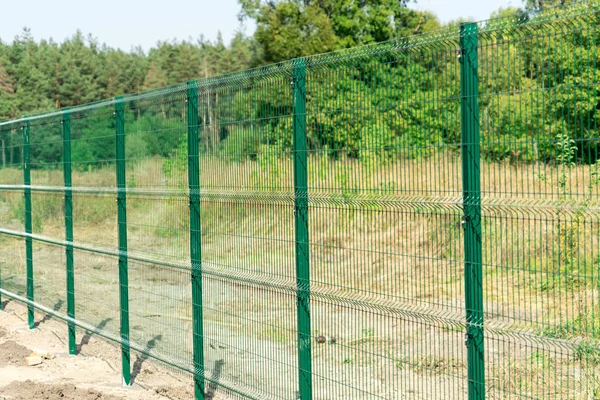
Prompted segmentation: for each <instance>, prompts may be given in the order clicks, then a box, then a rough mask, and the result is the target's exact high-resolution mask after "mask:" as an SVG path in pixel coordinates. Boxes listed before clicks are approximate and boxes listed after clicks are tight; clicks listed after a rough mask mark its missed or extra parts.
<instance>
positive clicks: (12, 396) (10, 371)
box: [0, 302, 225, 400]
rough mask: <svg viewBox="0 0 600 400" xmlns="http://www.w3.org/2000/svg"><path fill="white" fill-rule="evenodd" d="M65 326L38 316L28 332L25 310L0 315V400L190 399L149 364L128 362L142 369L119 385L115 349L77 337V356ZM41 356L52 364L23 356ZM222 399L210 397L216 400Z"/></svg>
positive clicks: (180, 380)
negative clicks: (39, 353) (28, 362)
mask: <svg viewBox="0 0 600 400" xmlns="http://www.w3.org/2000/svg"><path fill="white" fill-rule="evenodd" d="M64 337H66V326H65V324H63V323H62V322H60V321H56V320H52V319H48V318H47V317H46V318H43V316H39V317H37V327H36V329H34V330H29V329H28V327H27V321H26V310H25V307H23V306H22V305H20V304H17V303H15V302H8V303H6V307H5V308H4V310H3V311H0V400H25V399H27V400H31V399H44V400H55V399H56V400H58V399H60V400H117V399H127V400H142V399H143V400H159V399H161V400H162V399H170V400H183V399H190V398H193V395H192V385H191V380H190V379H189V377H187V376H183V375H179V374H177V373H175V372H172V371H170V370H167V369H166V368H163V367H162V366H159V365H154V364H153V363H152V362H150V361H149V360H139V359H136V356H132V357H133V360H132V361H133V362H134V363H135V362H136V361H137V364H134V365H139V364H140V361H142V363H143V368H138V371H136V370H135V369H134V375H133V377H134V383H133V385H132V386H131V387H124V386H123V385H122V383H121V375H120V360H119V359H118V354H119V352H118V350H117V349H116V348H115V346H113V345H112V344H110V343H107V342H105V341H103V340H100V339H96V338H94V337H90V336H88V335H85V334H79V335H78V343H79V344H80V349H81V350H80V353H79V354H78V355H77V356H70V355H69V354H68V351H67V344H66V343H65V341H64V339H63V338H64ZM32 351H44V352H48V353H50V355H51V359H48V360H44V361H43V363H42V364H40V365H36V366H27V365H26V364H25V362H24V357H26V356H29V355H30V354H31V353H32ZM224 398H225V397H222V396H221V397H219V395H218V394H217V396H215V399H224Z"/></svg>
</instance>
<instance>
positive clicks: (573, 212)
mask: <svg viewBox="0 0 600 400" xmlns="http://www.w3.org/2000/svg"><path fill="white" fill-rule="evenodd" d="M599 17H600V5H598V4H597V3H596V2H589V3H586V4H576V5H572V6H567V7H560V8H554V9H548V10H546V11H544V12H540V13H538V14H536V15H529V16H526V15H522V16H515V17H512V18H500V19H495V20H489V21H484V22H480V23H465V24H462V25H460V26H456V27H453V28H449V29H447V30H445V31H440V32H435V33H432V34H427V35H421V36H415V37H411V38H405V39H398V40H394V41H390V42H386V43H380V44H376V45H371V46H366V47H361V48H356V49H350V50H344V51H340V52H335V53H330V54H325V55H320V56H314V57H306V58H302V59H295V60H291V61H288V62H283V63H280V64H275V65H269V66H265V67H260V68H256V69H252V70H248V71H243V72H240V73H236V74H230V75H225V76H220V77H215V78H210V79H206V80H202V81H192V82H187V83H185V84H181V85H175V86H171V87H168V88H164V89H161V90H156V91H153V92H148V93H141V94H135V95H130V96H124V97H119V98H115V99H112V100H108V101H104V102H98V103H94V104H89V105H82V106H80V107H75V108H71V109H63V110H59V111H55V112H51V113H46V114H40V115H35V116H25V117H23V118H19V119H16V120H12V121H5V122H2V123H0V140H1V147H2V148H1V154H2V160H1V162H2V168H1V169H0V210H2V212H1V213H0V219H1V221H0V254H1V255H0V294H1V295H2V297H3V298H11V299H15V300H18V301H20V302H23V303H25V304H26V305H27V306H28V321H29V324H30V326H31V327H32V328H33V326H34V322H35V315H34V311H35V310H36V309H37V310H38V311H40V312H42V313H49V314H52V315H55V316H57V317H59V318H61V319H63V320H64V321H65V322H66V323H67V327H68V329H67V334H68V339H69V352H70V353H71V354H75V353H76V352H77V346H76V330H77V329H83V330H88V331H93V332H95V333H97V334H99V335H101V336H103V337H105V338H107V339H109V340H112V341H115V342H116V343H119V344H120V346H121V355H122V361H123V362H122V374H123V379H124V382H125V383H126V384H129V383H130V382H131V379H132V376H131V374H132V371H131V359H130V357H131V352H137V353H141V354H143V355H144V356H147V357H151V358H153V359H155V360H157V361H159V362H162V363H165V364H167V365H168V366H170V367H173V368H176V369H179V370H182V371H187V372H189V373H190V374H192V376H193V377H194V385H195V396H196V398H198V399H203V398H209V397H210V396H212V394H213V393H212V392H213V391H214V390H215V388H216V390H217V391H222V392H223V393H227V394H229V395H230V396H232V397H240V398H256V399H267V398H272V399H301V400H307V399H364V398H381V399H396V398H406V399H432V398H436V399H461V398H465V399H478V400H479V399H484V398H486V397H487V398H491V399H493V398H498V399H506V398H532V399H537V398H553V399H558V398H564V399H567V398H568V399H573V398H577V399H590V398H597V397H598V396H600V379H599V378H598V376H600V375H599V372H600V353H599V351H600V350H599V345H600V314H599V313H600V305H599V304H598V300H599V291H600V281H599V279H598V278H599V271H600V243H599V240H600V221H599V218H598V216H599V215H598V210H599V206H600V202H599V201H598V186H599V184H600V168H599V165H598V155H599V150H600V132H599V130H598V124H597V121H598V115H599V112H600V111H599V110H600V101H599V98H600V96H599V95H600V93H599V89H600V86H599V78H600V68H599V67H600V55H599V54H600V53H599V52H598V51H597V47H596V41H597V39H598V33H599V29H598V20H599Z"/></svg>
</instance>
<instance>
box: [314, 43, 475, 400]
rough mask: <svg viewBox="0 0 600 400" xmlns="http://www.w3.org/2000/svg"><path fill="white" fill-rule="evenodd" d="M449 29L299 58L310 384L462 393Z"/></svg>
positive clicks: (360, 392) (454, 92) (455, 110)
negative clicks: (423, 38) (435, 38)
mask: <svg viewBox="0 0 600 400" xmlns="http://www.w3.org/2000/svg"><path fill="white" fill-rule="evenodd" d="M457 39H458V35H457V32H454V33H452V32H448V33H446V37H445V38H442V39H441V40H440V41H439V42H437V43H420V44H419V43H410V42H409V43H405V42H401V43H389V44H384V45H382V46H377V47H373V48H366V49H364V50H363V51H362V52H360V51H358V52H355V53H350V54H349V55H348V56H346V57H344V55H340V56H338V57H330V58H325V59H321V58H316V59H314V60H309V63H308V73H307V120H308V121H307V125H308V138H309V144H310V150H309V180H308V184H309V188H308V193H309V202H310V208H309V218H310V219H309V221H310V222H309V229H310V253H311V293H312V296H313V300H312V302H311V305H312V323H313V339H314V340H315V345H314V351H313V354H314V358H313V371H314V386H315V391H316V398H319V399H329V398H348V399H350V398H352V399H359V398H365V397H369V398H382V399H390V398H423V399H429V398H447V399H450V398H453V399H457V398H463V397H465V395H466V369H465V368H464V366H465V365H466V358H465V357H466V354H465V347H464V345H463V344H462V341H463V339H464V310H463V299H464V294H463V293H464V290H463V286H464V282H463V279H462V261H461V260H462V250H461V248H462V242H461V241H462V235H461V227H460V218H461V215H462V213H461V209H460V198H461V195H462V192H461V190H462V186H461V181H460V152H459V151H460V124H459V121H460V120H459V109H460V99H459V88H460V86H459V80H458V66H459V64H458V61H457V57H456V55H457V51H458V41H457ZM440 115H441V116H443V118H442V119H440Z"/></svg>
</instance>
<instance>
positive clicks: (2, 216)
mask: <svg viewBox="0 0 600 400" xmlns="http://www.w3.org/2000/svg"><path fill="white" fill-rule="evenodd" d="M0 139H1V142H0V143H1V146H2V160H1V162H2V164H1V169H0V179H1V184H2V185H6V186H9V185H22V183H23V168H22V150H23V134H22V131H21V129H18V128H16V127H7V128H3V129H0ZM6 186H5V187H4V188H3V189H2V190H1V191H0V220H1V224H2V225H1V226H2V228H3V229H7V230H11V231H22V230H23V225H24V198H23V191H22V190H18V189H15V188H8V187H6ZM0 252H1V256H0V263H1V264H0V280H1V281H0V282H1V285H2V286H1V287H2V288H3V289H5V290H8V291H10V292H13V293H16V294H18V295H21V296H23V295H25V293H26V279H27V275H26V272H25V271H26V262H25V242H24V240H23V239H22V238H17V237H14V236H6V235H2V236H1V241H0Z"/></svg>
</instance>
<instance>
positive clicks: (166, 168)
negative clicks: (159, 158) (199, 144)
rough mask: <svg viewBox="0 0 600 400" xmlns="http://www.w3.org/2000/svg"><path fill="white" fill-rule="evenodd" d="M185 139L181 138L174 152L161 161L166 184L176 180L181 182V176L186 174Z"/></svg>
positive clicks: (186, 154)
mask: <svg viewBox="0 0 600 400" xmlns="http://www.w3.org/2000/svg"><path fill="white" fill-rule="evenodd" d="M187 146H188V143H187V137H186V136H181V138H180V140H179V144H178V145H177V148H176V149H175V151H174V152H173V153H172V154H171V155H170V156H169V157H168V158H165V160H164V161H163V165H162V169H163V173H164V174H165V178H166V179H167V182H170V181H173V180H176V181H179V182H181V179H178V178H180V177H181V176H184V175H185V174H186V173H187V168H188V149H187Z"/></svg>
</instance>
